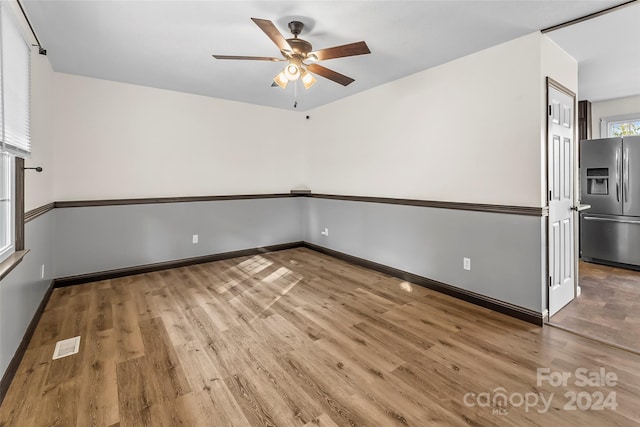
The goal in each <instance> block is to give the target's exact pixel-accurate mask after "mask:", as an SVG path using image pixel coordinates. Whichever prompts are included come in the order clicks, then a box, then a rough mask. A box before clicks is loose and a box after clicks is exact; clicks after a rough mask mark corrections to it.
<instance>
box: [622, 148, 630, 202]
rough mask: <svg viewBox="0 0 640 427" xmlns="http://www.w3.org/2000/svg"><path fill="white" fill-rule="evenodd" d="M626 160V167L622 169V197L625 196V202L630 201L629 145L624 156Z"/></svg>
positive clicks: (624, 160)
mask: <svg viewBox="0 0 640 427" xmlns="http://www.w3.org/2000/svg"><path fill="white" fill-rule="evenodd" d="M622 159H623V162H624V168H623V169H622V170H623V172H622V197H624V202H625V203H628V202H629V147H627V148H626V149H625V150H624V154H623V156H622Z"/></svg>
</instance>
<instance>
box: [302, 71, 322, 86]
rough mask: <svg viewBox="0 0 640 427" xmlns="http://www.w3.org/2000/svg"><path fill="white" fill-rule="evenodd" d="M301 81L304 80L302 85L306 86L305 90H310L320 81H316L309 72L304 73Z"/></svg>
mask: <svg viewBox="0 0 640 427" xmlns="http://www.w3.org/2000/svg"><path fill="white" fill-rule="evenodd" d="M300 80H302V84H303V85H304V88H305V89H309V88H310V87H311V86H313V85H314V84H316V82H317V81H318V79H316V78H315V77H314V76H313V74H311V73H310V72H308V71H307V70H305V71H304V73H302V75H301V76H300Z"/></svg>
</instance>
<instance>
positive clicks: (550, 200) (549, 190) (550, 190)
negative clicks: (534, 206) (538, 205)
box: [549, 190, 551, 201]
mask: <svg viewBox="0 0 640 427" xmlns="http://www.w3.org/2000/svg"><path fill="white" fill-rule="evenodd" d="M549 201H551V190H549Z"/></svg>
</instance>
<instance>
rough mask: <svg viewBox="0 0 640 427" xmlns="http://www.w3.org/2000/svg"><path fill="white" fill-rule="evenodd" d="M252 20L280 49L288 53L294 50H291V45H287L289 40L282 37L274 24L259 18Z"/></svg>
mask: <svg viewBox="0 0 640 427" xmlns="http://www.w3.org/2000/svg"><path fill="white" fill-rule="evenodd" d="M251 20H252V21H253V22H255V23H256V25H257V26H258V27H260V29H261V30H262V31H264V33H265V34H266V35H267V36H268V37H269V38H270V39H271V41H273V42H274V43H275V44H276V46H278V49H280V50H288V51H291V50H293V49H291V46H289V43H287V40H286V39H285V38H284V37H283V36H282V34H280V31H278V29H277V28H276V26H275V25H273V22H271V21H269V20H268V19H258V18H251Z"/></svg>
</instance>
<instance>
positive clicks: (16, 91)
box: [0, 1, 31, 262]
mask: <svg viewBox="0 0 640 427" xmlns="http://www.w3.org/2000/svg"><path fill="white" fill-rule="evenodd" d="M16 16H17V15H15V14H14V11H13V10H12V8H11V5H10V4H9V3H7V2H4V1H0V262H2V261H4V260H6V259H7V258H8V257H9V256H10V255H12V254H13V253H14V252H15V251H16V250H18V251H19V250H22V249H23V227H24V222H23V218H22V212H23V207H24V206H23V203H24V200H23V199H24V197H23V194H24V188H23V185H24V183H23V179H22V173H23V164H24V163H23V160H22V158H24V157H27V156H29V154H30V152H31V139H30V135H29V91H30V87H29V85H30V63H31V61H30V59H31V48H30V45H29V42H28V41H27V40H28V39H27V37H25V34H24V33H23V30H22V27H21V25H20V24H19V21H18V20H17V18H16Z"/></svg>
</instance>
